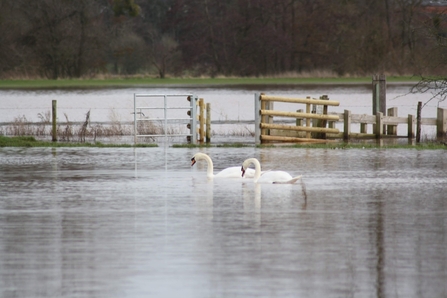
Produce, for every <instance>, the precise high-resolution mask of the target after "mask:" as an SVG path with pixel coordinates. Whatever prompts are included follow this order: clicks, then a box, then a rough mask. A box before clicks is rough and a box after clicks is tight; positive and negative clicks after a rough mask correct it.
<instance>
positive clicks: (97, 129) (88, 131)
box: [0, 111, 152, 142]
mask: <svg viewBox="0 0 447 298" xmlns="http://www.w3.org/2000/svg"><path fill="white" fill-rule="evenodd" d="M37 117H38V118H39V122H32V121H30V120H28V119H27V118H26V116H24V115H23V116H18V117H15V118H14V121H13V122H12V123H10V124H9V125H7V126H5V127H2V128H0V135H8V136H39V137H45V136H52V134H53V132H52V127H51V113H50V112H49V111H48V112H44V113H39V114H38V115H37ZM114 117H115V118H112V121H111V122H110V123H108V124H100V123H96V124H92V123H91V122H90V111H88V112H87V113H86V115H85V120H84V122H82V123H81V124H79V123H74V122H72V121H70V119H69V117H68V115H67V114H66V113H64V118H65V122H58V124H57V127H56V134H57V139H58V140H60V141H64V142H71V141H73V142H76V141H77V142H86V141H87V140H92V141H94V142H95V141H96V140H97V139H99V138H105V137H116V136H130V135H132V134H133V125H126V124H122V123H121V121H119V119H117V118H116V116H114ZM145 126H146V129H147V130H148V131H150V130H151V129H152V128H150V126H151V125H150V124H147V123H146V124H145Z"/></svg>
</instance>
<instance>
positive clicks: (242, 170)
mask: <svg viewBox="0 0 447 298" xmlns="http://www.w3.org/2000/svg"><path fill="white" fill-rule="evenodd" d="M241 172H242V177H244V175H245V169H244V167H241Z"/></svg>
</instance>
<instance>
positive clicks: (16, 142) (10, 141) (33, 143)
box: [0, 136, 158, 148]
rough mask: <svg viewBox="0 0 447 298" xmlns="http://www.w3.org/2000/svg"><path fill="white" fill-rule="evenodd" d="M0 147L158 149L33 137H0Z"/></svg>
mask: <svg viewBox="0 0 447 298" xmlns="http://www.w3.org/2000/svg"><path fill="white" fill-rule="evenodd" d="M0 147H52V148H55V147H58V148H59V147H94V148H135V147H136V148H146V147H158V145H157V144H137V145H130V144H103V143H100V142H95V143H71V142H68V143H64V142H47V141H39V140H36V139H35V138H34V137H5V136H0Z"/></svg>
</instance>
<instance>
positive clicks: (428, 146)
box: [0, 136, 447, 150]
mask: <svg viewBox="0 0 447 298" xmlns="http://www.w3.org/2000/svg"><path fill="white" fill-rule="evenodd" d="M253 146H254V145H252V144H242V143H225V144H215V145H212V144H198V145H192V144H173V145H172V147H173V148H209V147H225V148H242V147H253ZM0 147H50V148H59V147H92V148H147V147H158V145H157V144H137V145H130V144H103V143H101V142H95V143H79V142H48V141H39V140H36V139H35V138H34V137H5V136H0ZM256 147H258V148H278V149H280V148H307V149H334V150H338V149H416V150H447V144H445V143H440V142H425V143H420V144H416V145H402V144H396V145H389V144H388V145H379V144H372V143H367V144H361V143H328V144H280V145H259V146H256Z"/></svg>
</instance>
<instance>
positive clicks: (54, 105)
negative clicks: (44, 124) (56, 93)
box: [51, 99, 57, 142]
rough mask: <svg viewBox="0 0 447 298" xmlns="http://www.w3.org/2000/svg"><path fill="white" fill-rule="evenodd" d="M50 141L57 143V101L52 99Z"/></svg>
mask: <svg viewBox="0 0 447 298" xmlns="http://www.w3.org/2000/svg"><path fill="white" fill-rule="evenodd" d="M51 111H52V141H53V142H57V100H55V99H53V101H52V106H51Z"/></svg>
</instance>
